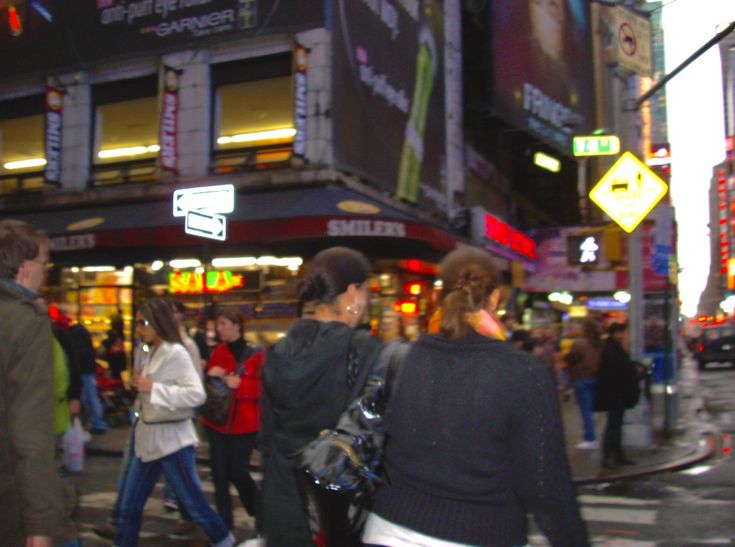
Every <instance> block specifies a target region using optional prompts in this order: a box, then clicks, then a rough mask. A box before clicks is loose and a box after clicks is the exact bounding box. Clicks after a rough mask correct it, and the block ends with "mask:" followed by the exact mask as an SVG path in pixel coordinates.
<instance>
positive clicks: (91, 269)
mask: <svg viewBox="0 0 735 547" xmlns="http://www.w3.org/2000/svg"><path fill="white" fill-rule="evenodd" d="M82 271H83V272H114V271H115V266H85V267H84V268H82Z"/></svg>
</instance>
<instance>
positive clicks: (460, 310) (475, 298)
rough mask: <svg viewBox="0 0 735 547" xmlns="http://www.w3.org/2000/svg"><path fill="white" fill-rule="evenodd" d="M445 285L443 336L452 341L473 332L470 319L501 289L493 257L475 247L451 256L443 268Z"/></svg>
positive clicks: (454, 252) (456, 251)
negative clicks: (498, 286) (472, 314)
mask: <svg viewBox="0 0 735 547" xmlns="http://www.w3.org/2000/svg"><path fill="white" fill-rule="evenodd" d="M439 273H440V276H441V278H442V281H443V282H444V290H445V293H444V298H443V300H442V309H443V314H442V322H441V333H442V334H443V335H444V336H445V337H447V338H449V339H450V340H453V339H456V338H461V337H463V336H466V335H467V334H469V333H470V332H472V331H473V327H472V326H471V325H470V323H469V322H468V320H467V315H468V314H470V313H473V312H476V311H479V310H481V309H484V308H486V307H487V305H488V299H489V298H490V295H491V294H492V292H493V291H494V290H495V289H496V288H497V285H498V275H497V270H496V269H495V265H494V264H493V262H492V257H491V256H490V255H489V254H488V253H487V252H485V251H483V250H481V249H477V248H474V247H461V248H459V249H456V250H454V251H452V252H451V253H449V254H448V255H447V256H446V257H445V258H444V260H442V262H441V264H440V265H439Z"/></svg>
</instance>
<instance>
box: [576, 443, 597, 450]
mask: <svg viewBox="0 0 735 547" xmlns="http://www.w3.org/2000/svg"><path fill="white" fill-rule="evenodd" d="M577 448H579V449H580V450H597V449H598V448H600V445H599V444H598V443H597V441H582V442H581V443H579V444H578V445H577Z"/></svg>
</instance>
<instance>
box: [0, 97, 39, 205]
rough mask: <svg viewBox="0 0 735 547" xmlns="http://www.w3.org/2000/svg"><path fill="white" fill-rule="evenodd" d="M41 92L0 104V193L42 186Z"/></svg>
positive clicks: (36, 188)
mask: <svg viewBox="0 0 735 547" xmlns="http://www.w3.org/2000/svg"><path fill="white" fill-rule="evenodd" d="M43 105H44V102H43V96H41V95H33V96H30V97H23V98H21V99H16V100H12V101H6V102H4V103H2V104H0V193H2V194H6V193H10V192H17V191H20V190H25V191H28V190H42V189H44V180H43V169H44V165H46V158H45V152H44V126H43V123H44V116H43Z"/></svg>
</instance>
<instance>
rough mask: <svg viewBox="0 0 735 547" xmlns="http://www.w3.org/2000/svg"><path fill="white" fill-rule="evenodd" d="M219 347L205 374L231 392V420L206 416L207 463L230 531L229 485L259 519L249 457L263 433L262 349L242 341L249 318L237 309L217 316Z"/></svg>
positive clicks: (209, 379)
mask: <svg viewBox="0 0 735 547" xmlns="http://www.w3.org/2000/svg"><path fill="white" fill-rule="evenodd" d="M215 328H216V329H217V334H218V335H219V339H220V340H221V341H222V343H221V344H220V345H218V346H217V347H216V348H214V351H213V352H212V356H211V357H210V359H209V362H208V363H207V366H206V368H205V370H204V374H205V377H206V379H207V380H206V381H212V379H216V381H221V382H223V383H224V384H225V385H226V386H227V387H228V388H229V389H230V390H231V393H232V395H231V397H230V405H229V410H228V413H227V418H226V420H225V421H224V422H222V423H215V422H213V421H211V420H209V419H207V418H206V417H204V416H202V423H203V424H204V426H205V428H206V432H207V437H208V438H209V464H210V466H211V469H212V480H213V481H214V497H215V501H216V503H217V512H218V513H219V515H220V517H222V520H224V521H225V524H226V525H227V527H228V528H230V529H232V525H233V522H232V500H231V498H230V483H232V484H234V485H235V488H236V489H237V493H238V495H239V496H240V501H241V502H242V505H243V507H245V511H247V512H248V514H249V515H251V516H255V510H256V505H257V498H258V489H257V487H256V485H255V481H254V480H253V478H252V477H251V476H250V454H251V453H252V451H253V448H255V444H256V441H257V434H258V430H259V429H260V409H259V408H258V406H259V405H258V399H259V398H260V391H261V389H260V368H261V366H262V365H263V350H262V349H261V348H259V347H257V346H251V345H249V344H248V343H247V342H245V339H244V338H243V335H244V334H245V333H244V329H245V317H244V316H243V314H242V312H240V311H239V310H237V309H234V308H221V309H219V310H217V313H216V314H215Z"/></svg>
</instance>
